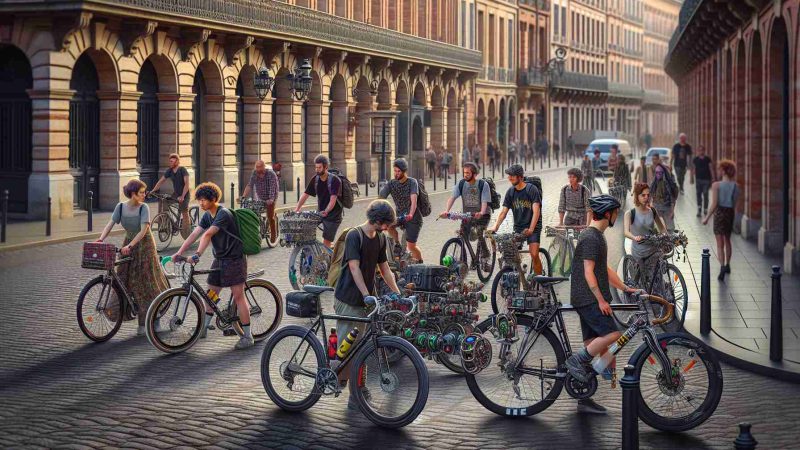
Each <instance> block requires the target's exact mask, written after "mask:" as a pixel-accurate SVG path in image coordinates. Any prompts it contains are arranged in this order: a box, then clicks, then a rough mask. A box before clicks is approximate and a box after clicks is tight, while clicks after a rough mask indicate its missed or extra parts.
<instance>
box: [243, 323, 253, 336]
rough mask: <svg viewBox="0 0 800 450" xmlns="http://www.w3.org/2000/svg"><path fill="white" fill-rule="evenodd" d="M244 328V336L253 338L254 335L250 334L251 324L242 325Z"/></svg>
mask: <svg viewBox="0 0 800 450" xmlns="http://www.w3.org/2000/svg"><path fill="white" fill-rule="evenodd" d="M242 330H244V337H246V338H252V337H253V335H252V334H250V325H242Z"/></svg>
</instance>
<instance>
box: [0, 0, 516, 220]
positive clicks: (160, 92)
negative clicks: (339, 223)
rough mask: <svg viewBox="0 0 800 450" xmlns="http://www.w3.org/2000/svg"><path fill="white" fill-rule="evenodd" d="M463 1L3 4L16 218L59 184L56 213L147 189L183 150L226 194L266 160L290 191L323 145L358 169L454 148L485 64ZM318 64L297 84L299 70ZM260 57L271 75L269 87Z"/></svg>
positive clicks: (3, 73) (195, 170) (3, 126)
mask: <svg viewBox="0 0 800 450" xmlns="http://www.w3.org/2000/svg"><path fill="white" fill-rule="evenodd" d="M456 1H457V0H293V1H290V2H279V1H270V2H251V1H249V0H233V1H222V0H203V1H200V0H170V1H168V0H125V1H123V0H111V1H107V2H104V3H103V5H99V4H92V3H84V2H78V1H74V2H72V1H67V2H63V3H61V4H59V8H58V10H57V11H55V10H52V5H51V4H50V2H44V1H42V2H37V1H13V0H12V1H6V2H3V3H2V4H1V5H0V12H1V13H0V61H3V65H2V67H0V80H1V81H2V83H0V111H2V117H3V120H2V123H0V155H2V158H1V159H0V189H9V190H10V191H11V203H10V205H11V208H10V209H11V211H12V212H14V213H15V214H17V215H19V216H20V217H27V218H42V217H44V216H45V214H46V211H47V208H48V198H51V199H52V206H51V212H52V214H53V217H54V218H59V217H70V216H72V215H73V213H74V211H75V210H78V209H84V208H87V207H88V206H89V201H90V200H89V195H88V193H89V191H91V192H92V193H93V197H92V199H91V202H92V205H93V207H94V208H100V209H109V208H110V207H112V206H113V205H114V204H115V203H116V202H117V201H119V200H120V198H121V186H122V185H124V184H125V183H126V182H127V181H128V180H129V179H132V178H142V179H144V180H146V181H147V182H148V183H149V184H150V185H152V183H153V181H154V180H155V179H156V178H157V177H158V176H159V173H161V172H163V170H164V168H165V166H166V164H167V156H168V155H169V154H170V153H173V152H175V153H178V154H180V156H181V158H182V161H181V162H182V164H183V165H184V166H186V167H187V168H188V169H189V172H190V177H191V179H192V183H193V184H194V183H196V182H199V181H205V180H210V181H214V182H216V183H217V184H219V185H220V186H222V187H223V191H224V192H225V194H224V195H225V199H226V200H228V199H227V197H228V192H230V191H229V189H228V188H229V187H230V186H231V184H232V185H233V186H234V189H235V191H236V192H240V189H239V187H240V186H239V185H240V184H241V182H242V180H246V179H247V176H248V175H249V173H250V171H251V170H252V166H253V163H254V162H255V161H256V160H258V159H263V160H265V161H266V162H268V163H273V164H274V163H280V164H281V166H282V170H281V177H282V179H283V180H285V184H286V188H287V189H290V190H291V189H293V187H294V186H295V183H296V180H297V179H299V180H300V183H301V185H304V184H305V183H306V180H307V179H309V177H310V176H311V174H312V173H313V158H314V157H315V156H316V155H317V154H320V153H322V154H327V155H330V157H331V159H332V161H333V165H334V166H336V167H338V168H340V169H342V170H343V171H345V173H346V174H347V175H348V176H349V177H350V178H351V179H354V178H358V179H359V180H360V181H365V180H367V179H371V180H377V176H378V172H377V168H378V164H379V161H380V160H381V158H380V155H381V152H382V151H384V148H385V151H386V154H387V160H390V159H391V158H393V157H395V156H406V157H408V158H409V159H410V160H411V161H412V164H414V163H415V162H416V161H418V160H420V159H421V158H422V155H423V152H424V150H425V148H426V147H428V146H432V147H441V148H447V149H448V150H449V151H452V152H453V153H454V154H455V155H456V157H457V158H458V156H459V155H458V153H459V152H457V151H456V149H457V147H458V143H459V142H462V141H466V139H467V132H468V131H467V130H468V128H471V125H470V123H469V122H470V121H468V120H467V111H468V110H470V108H472V106H470V105H471V104H472V102H474V100H475V98H474V95H475V94H474V92H475V88H474V79H475V76H476V75H477V73H478V71H479V70H480V69H481V63H482V61H481V56H480V54H479V53H478V51H476V50H472V49H470V48H469V46H468V45H466V44H465V33H464V30H465V29H466V30H467V31H469V29H468V27H465V26H464V25H465V24H464V21H463V20H462V19H461V18H460V17H459V14H458V13H457V12H459V11H463V9H459V5H458V3H456ZM109 5H110V6H109ZM495 26H497V25H495ZM503 48H506V47H503ZM509 54H510V53H509ZM306 60H307V61H309V62H310V64H311V67H312V69H311V77H312V86H311V89H310V92H308V93H307V95H305V96H301V95H298V90H297V89H293V87H296V86H294V85H293V83H292V82H291V80H290V79H289V78H287V75H288V74H290V73H292V72H294V71H295V69H296V68H297V67H298V66H300V65H301V64H302V63H303V62H304V61H306ZM497 66H498V67H504V68H506V69H508V68H509V67H513V63H512V62H510V61H508V60H506V59H504V60H501V61H498V63H497ZM260 67H268V68H269V69H270V72H271V74H272V76H273V77H274V78H275V87H274V89H273V92H272V93H271V94H270V95H267V97H266V98H264V99H263V100H262V99H261V98H260V97H259V96H257V95H256V92H255V90H254V85H253V79H254V76H255V74H256V71H257V70H258V69H259V68H260ZM506 73H507V72H506ZM384 125H385V128H384ZM385 129H386V130H387V131H386V132H384V130H385ZM473 138H474V137H473Z"/></svg>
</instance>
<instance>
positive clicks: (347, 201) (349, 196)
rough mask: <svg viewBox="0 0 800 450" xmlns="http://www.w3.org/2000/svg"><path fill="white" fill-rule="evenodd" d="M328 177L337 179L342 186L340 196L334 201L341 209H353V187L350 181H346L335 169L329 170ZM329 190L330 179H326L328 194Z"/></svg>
mask: <svg viewBox="0 0 800 450" xmlns="http://www.w3.org/2000/svg"><path fill="white" fill-rule="evenodd" d="M328 174H329V175H333V176H334V177H336V178H338V179H339V181H341V184H342V195H340V196H339V197H338V198H337V199H336V201H337V202H339V203H340V204H341V205H342V206H343V207H345V208H347V209H350V208H352V207H353V201H354V199H355V196H354V195H353V185H352V184H350V180H348V179H347V177H346V176H344V175H342V173H341V172H339V171H338V170H337V169H329V170H328ZM330 189H331V178H330V177H329V178H328V192H330Z"/></svg>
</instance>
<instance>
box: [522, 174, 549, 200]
mask: <svg viewBox="0 0 800 450" xmlns="http://www.w3.org/2000/svg"><path fill="white" fill-rule="evenodd" d="M524 179H525V182H526V183H528V184H532V185H534V186H536V189H539V195H540V196H541V197H542V198H544V190H542V179H541V178H539V177H537V176H531V177H525V178H524Z"/></svg>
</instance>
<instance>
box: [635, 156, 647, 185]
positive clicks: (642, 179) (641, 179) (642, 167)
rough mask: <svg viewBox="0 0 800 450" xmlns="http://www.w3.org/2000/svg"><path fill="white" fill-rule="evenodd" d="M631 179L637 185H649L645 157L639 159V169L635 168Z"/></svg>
mask: <svg viewBox="0 0 800 450" xmlns="http://www.w3.org/2000/svg"><path fill="white" fill-rule="evenodd" d="M633 179H634V180H635V181H636V182H637V183H645V184H649V180H650V174H649V173H648V168H647V157H645V156H642V157H640V158H639V167H637V168H636V171H635V172H634V173H633Z"/></svg>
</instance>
